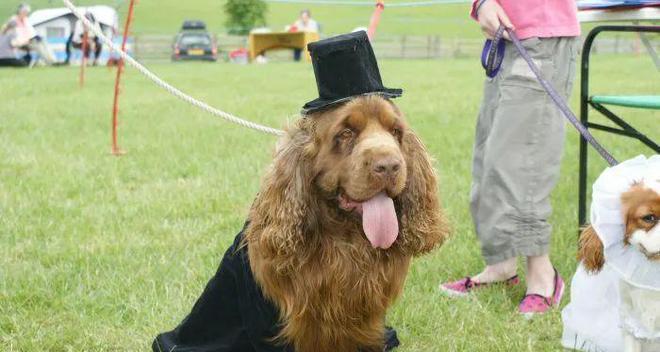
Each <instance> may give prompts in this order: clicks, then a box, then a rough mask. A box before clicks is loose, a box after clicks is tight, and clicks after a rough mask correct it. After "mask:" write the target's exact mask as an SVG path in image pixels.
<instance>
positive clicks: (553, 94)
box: [486, 26, 618, 166]
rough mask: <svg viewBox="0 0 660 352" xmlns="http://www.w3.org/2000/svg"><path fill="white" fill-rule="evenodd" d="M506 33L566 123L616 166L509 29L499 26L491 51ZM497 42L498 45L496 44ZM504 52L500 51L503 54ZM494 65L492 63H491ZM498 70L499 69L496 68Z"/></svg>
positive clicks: (490, 67) (489, 67)
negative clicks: (505, 32) (566, 120)
mask: <svg viewBox="0 0 660 352" xmlns="http://www.w3.org/2000/svg"><path fill="white" fill-rule="evenodd" d="M505 30H506V31H507V32H508V33H509V37H510V38H511V41H512V42H513V45H514V46H515V47H516V49H517V50H518V52H519V53H520V56H521V57H522V58H523V59H524V60H525V62H527V65H528V66H529V68H530V69H531V70H532V72H533V73H534V75H535V76H536V79H537V80H538V81H539V83H540V84H541V86H542V87H543V89H545V91H546V92H547V93H548V95H549V96H550V98H551V99H552V100H553V101H554V102H555V104H557V106H558V107H559V110H561V112H562V114H563V115H564V116H565V117H566V118H567V119H568V121H569V122H570V123H571V124H572V125H573V126H574V127H575V128H576V129H577V130H578V132H580V134H581V135H582V137H583V138H584V139H585V140H586V141H587V142H589V144H591V146H592V147H594V149H596V151H597V152H598V154H600V156H602V157H603V159H605V161H607V163H608V164H610V166H614V165H616V164H618V162H617V161H616V159H614V157H613V156H612V155H611V154H610V153H609V152H608V151H607V150H605V148H603V146H602V145H600V143H598V141H597V140H596V138H594V136H593V135H592V134H591V133H590V132H589V130H588V129H587V128H586V127H585V126H584V125H583V124H582V122H580V120H578V118H577V117H576V116H575V114H573V112H572V111H571V109H570V108H569V107H568V104H566V101H564V99H563V98H562V97H561V96H560V95H559V93H557V91H556V90H555V88H554V87H553V86H552V84H550V82H548V81H547V80H546V79H545V78H543V75H542V74H541V70H540V69H539V68H538V66H536V63H534V60H532V57H531V56H529V53H528V52H527V50H526V49H525V47H523V45H522V43H521V42H520V39H518V37H517V36H516V34H515V33H514V31H513V30H511V29H505V28H504V26H500V28H499V29H498V30H497V33H496V35H495V38H494V39H493V43H492V44H491V49H492V47H493V46H496V45H499V43H503V40H502V35H503V34H504V31H505ZM498 42H499V43H498ZM503 51H504V50H502V52H503ZM493 64H494V63H493ZM493 67H494V66H487V67H486V69H487V71H488V70H489V69H490V70H492V69H493ZM497 69H498V70H499V67H497Z"/></svg>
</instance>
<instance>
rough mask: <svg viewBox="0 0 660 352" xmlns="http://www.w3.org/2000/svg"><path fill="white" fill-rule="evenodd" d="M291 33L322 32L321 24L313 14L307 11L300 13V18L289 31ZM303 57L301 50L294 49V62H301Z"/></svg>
mask: <svg viewBox="0 0 660 352" xmlns="http://www.w3.org/2000/svg"><path fill="white" fill-rule="evenodd" d="M288 30H289V31H290V32H312V33H318V32H319V31H320V28H319V24H318V22H316V21H315V20H314V19H313V18H312V13H311V12H310V11H309V10H307V9H305V10H302V11H300V17H299V18H298V20H296V22H294V23H293V25H291V26H290V27H289V29H288ZM301 57H302V50H301V49H293V60H294V61H300V58H301Z"/></svg>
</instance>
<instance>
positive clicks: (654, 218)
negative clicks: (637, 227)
mask: <svg viewBox="0 0 660 352" xmlns="http://www.w3.org/2000/svg"><path fill="white" fill-rule="evenodd" d="M642 220H644V221H645V222H648V223H649V224H655V223H656V222H658V217H657V216H655V215H654V214H648V215H645V216H643V217H642Z"/></svg>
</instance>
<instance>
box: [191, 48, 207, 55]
mask: <svg viewBox="0 0 660 352" xmlns="http://www.w3.org/2000/svg"><path fill="white" fill-rule="evenodd" d="M188 55H195V56H197V55H204V49H190V50H188Z"/></svg>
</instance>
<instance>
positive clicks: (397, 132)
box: [392, 127, 403, 140]
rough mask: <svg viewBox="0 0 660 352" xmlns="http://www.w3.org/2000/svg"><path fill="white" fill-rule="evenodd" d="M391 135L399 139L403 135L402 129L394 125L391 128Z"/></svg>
mask: <svg viewBox="0 0 660 352" xmlns="http://www.w3.org/2000/svg"><path fill="white" fill-rule="evenodd" d="M392 135H393V136H394V138H396V139H398V140H401V138H402V137H403V131H402V130H401V129H400V128H398V127H395V128H393V129H392Z"/></svg>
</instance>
